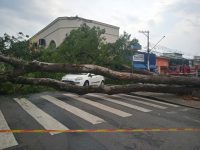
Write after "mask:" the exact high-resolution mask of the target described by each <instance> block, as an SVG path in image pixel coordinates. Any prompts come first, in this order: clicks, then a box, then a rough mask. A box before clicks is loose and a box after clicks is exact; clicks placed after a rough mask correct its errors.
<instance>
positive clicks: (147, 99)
mask: <svg viewBox="0 0 200 150" xmlns="http://www.w3.org/2000/svg"><path fill="white" fill-rule="evenodd" d="M120 95H123V96H127V97H131V98H136V99H141V100H146V101H150V102H154V103H158V104H164V105H168V106H172V107H179V106H178V105H175V104H170V103H166V102H161V101H156V100H152V99H149V98H144V97H139V96H133V95H127V94H120Z"/></svg>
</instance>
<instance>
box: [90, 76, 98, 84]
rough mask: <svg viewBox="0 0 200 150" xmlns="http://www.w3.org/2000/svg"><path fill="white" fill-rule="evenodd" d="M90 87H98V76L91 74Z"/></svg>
mask: <svg viewBox="0 0 200 150" xmlns="http://www.w3.org/2000/svg"><path fill="white" fill-rule="evenodd" d="M90 85H97V76H96V75H95V74H90Z"/></svg>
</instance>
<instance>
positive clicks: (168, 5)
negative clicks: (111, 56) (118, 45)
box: [0, 0, 200, 56]
mask: <svg viewBox="0 0 200 150" xmlns="http://www.w3.org/2000/svg"><path fill="white" fill-rule="evenodd" d="M76 15H78V16H79V17H83V18H86V19H92V20H96V21H101V22H104V23H108V24H112V25H116V26H119V27H120V34H122V33H123V32H124V31H126V32H128V33H129V34H131V35H132V36H131V37H132V38H137V39H139V42H140V43H141V44H142V46H143V47H145V46H146V37H145V36H144V35H143V34H141V33H139V32H138V31H139V30H149V31H150V43H152V45H153V44H155V43H157V42H158V41H159V40H160V39H161V38H162V37H163V36H166V37H165V38H164V39H163V40H162V41H161V42H160V45H162V47H160V48H161V50H162V51H164V50H165V48H163V47H167V48H169V49H172V50H176V51H179V52H182V53H183V54H185V56H193V55H200V0H0V35H1V36H2V35H3V34H4V33H5V32H6V33H8V34H11V35H16V34H17V33H18V32H20V31H21V32H23V33H24V34H28V35H30V36H32V35H34V34H35V33H36V32H38V31H39V30H41V29H42V28H43V27H45V26H46V25H47V24H49V23H50V22H51V21H53V20H54V19H56V18H57V17H61V16H69V17H70V16H76ZM165 51H166V50H165Z"/></svg>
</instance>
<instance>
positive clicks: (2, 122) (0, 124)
mask: <svg viewBox="0 0 200 150" xmlns="http://www.w3.org/2000/svg"><path fill="white" fill-rule="evenodd" d="M0 130H10V128H9V126H8V124H7V122H6V119H5V118H4V116H3V114H2V112H1V110H0ZM16 145H18V143H17V141H16V139H15V137H14V135H13V133H0V149H4V148H8V147H12V146H16Z"/></svg>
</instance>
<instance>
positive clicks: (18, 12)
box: [0, 0, 49, 22]
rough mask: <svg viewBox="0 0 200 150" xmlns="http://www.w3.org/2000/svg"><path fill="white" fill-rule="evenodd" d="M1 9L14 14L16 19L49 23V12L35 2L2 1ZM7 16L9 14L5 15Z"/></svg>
mask: <svg viewBox="0 0 200 150" xmlns="http://www.w3.org/2000/svg"><path fill="white" fill-rule="evenodd" d="M0 9H1V10H2V9H3V10H6V11H7V12H13V14H15V16H16V17H18V18H22V19H26V20H38V21H42V22H44V21H47V20H48V19H49V17H48V15H47V14H46V13H48V11H47V10H45V8H41V7H39V5H38V3H35V1H33V0H14V1H13V0H1V1H0ZM4 15H6V16H7V14H4Z"/></svg>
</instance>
